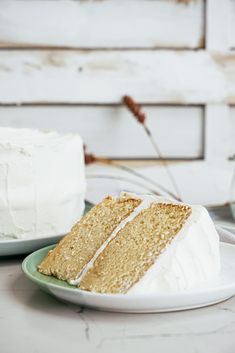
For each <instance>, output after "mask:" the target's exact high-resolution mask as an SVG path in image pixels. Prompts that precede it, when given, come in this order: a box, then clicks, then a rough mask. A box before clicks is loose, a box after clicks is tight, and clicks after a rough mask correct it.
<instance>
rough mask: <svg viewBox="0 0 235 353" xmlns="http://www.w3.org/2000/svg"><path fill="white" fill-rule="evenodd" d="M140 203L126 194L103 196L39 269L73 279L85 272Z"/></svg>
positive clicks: (43, 261) (51, 252) (61, 277)
mask: <svg viewBox="0 0 235 353" xmlns="http://www.w3.org/2000/svg"><path fill="white" fill-rule="evenodd" d="M140 203H141V200H140V199H138V198H136V197H132V196H130V195H128V194H126V193H124V194H122V195H121V197H119V198H116V199H115V198H112V197H110V196H108V197H106V198H104V199H103V200H102V201H101V202H100V203H99V204H97V205H96V206H94V207H93V208H92V209H91V210H90V211H89V212H88V213H87V214H86V215H84V216H83V217H82V218H81V219H80V220H79V221H78V222H77V223H76V224H75V225H74V226H73V228H72V229H71V232H70V233H68V234H67V235H66V236H65V237H64V238H63V239H62V240H61V241H60V242H59V243H58V244H57V246H56V247H55V248H54V249H53V250H51V251H50V252H49V253H48V255H47V256H46V257H45V258H44V259H43V260H42V262H41V263H40V264H39V265H38V271H39V272H40V273H42V274H45V275H49V276H50V275H52V276H55V277H57V278H58V279H62V280H67V281H72V280H75V279H76V278H77V277H78V276H79V274H80V273H81V272H82V271H83V269H84V267H85V266H86V265H87V263H88V262H89V261H90V260H91V259H92V258H93V256H94V255H95V253H96V252H97V250H98V249H99V248H100V247H101V245H102V244H103V242H104V241H105V240H106V239H107V238H109V236H110V234H111V233H112V232H113V230H114V229H115V228H116V227H117V226H118V225H119V224H120V222H122V221H123V219H125V218H126V217H128V216H129V214H130V213H132V212H133V210H134V209H135V208H136V207H137V206H138V205H139V204H140Z"/></svg>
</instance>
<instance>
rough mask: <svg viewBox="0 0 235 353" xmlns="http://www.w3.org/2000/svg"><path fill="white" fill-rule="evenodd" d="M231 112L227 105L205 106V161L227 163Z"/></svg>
mask: <svg viewBox="0 0 235 353" xmlns="http://www.w3.org/2000/svg"><path fill="white" fill-rule="evenodd" d="M230 114H231V111H230V108H229V106H228V105H225V104H219V105H207V106H206V108H205V159H206V161H208V162H215V163H219V162H221V161H222V162H223V163H226V162H228V158H229V155H230V145H231V135H230V131H231V130H232V125H231V116H230Z"/></svg>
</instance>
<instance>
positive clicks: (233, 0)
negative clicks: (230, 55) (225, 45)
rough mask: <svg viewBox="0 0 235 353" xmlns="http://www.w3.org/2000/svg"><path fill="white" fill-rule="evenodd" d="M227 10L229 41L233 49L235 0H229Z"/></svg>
mask: <svg viewBox="0 0 235 353" xmlns="http://www.w3.org/2000/svg"><path fill="white" fill-rule="evenodd" d="M229 10H230V11H229V14H230V18H229V43H230V47H231V48H232V49H233V50H235V0H230V9H229Z"/></svg>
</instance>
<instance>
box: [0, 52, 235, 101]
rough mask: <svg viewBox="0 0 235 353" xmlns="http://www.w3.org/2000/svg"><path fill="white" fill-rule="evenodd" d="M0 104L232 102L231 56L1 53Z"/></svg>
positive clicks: (234, 63) (234, 72) (234, 59)
mask: <svg viewBox="0 0 235 353" xmlns="http://www.w3.org/2000/svg"><path fill="white" fill-rule="evenodd" d="M0 83H1V84H0V103H10V104H11V103H19V104H20V103H31V102H37V103H39V102H50V103H53V102H54V103H119V102H120V100H121V97H122V96H123V95H124V94H126V93H128V94H130V95H133V96H134V98H135V99H136V100H138V101H139V102H142V103H171V104H175V103H177V104H205V103H221V102H224V101H227V102H229V103H232V102H235V56H233V55H229V54H228V55H216V56H213V55H210V54H209V53H208V52H205V51H196V52H191V51H189V52H188V51H177V52H176V51H169V50H167V51H164V50H161V51H151V50H147V51H138V50H133V51H125V50H124V51H123V50H118V51H102V50H101V51H89V50H88V51H86V50H83V51H81V50H78V51H66V50H58V51H57V50H52V51H48V50H44V51H38V50H33V51H30V50H11V51H8V50H2V51H1V55H0Z"/></svg>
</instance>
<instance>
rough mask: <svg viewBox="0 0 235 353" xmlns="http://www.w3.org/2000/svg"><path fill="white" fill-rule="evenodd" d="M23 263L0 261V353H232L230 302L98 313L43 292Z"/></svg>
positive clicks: (234, 321) (234, 329)
mask: <svg viewBox="0 0 235 353" xmlns="http://www.w3.org/2000/svg"><path fill="white" fill-rule="evenodd" d="M22 259H23V257H18V258H17V257H16V258H5V259H0V353H15V352H17V353H28V352H30V353H41V352H43V353H47V352H48V353H49V352H50V353H51V352H52V353H66V352H69V353H75V352H76V353H78V352H85V353H90V352H107V353H111V352H118V353H120V352H122V353H124V352H128V353H130V352H136V353H138V352H148V353H151V352H154V353H156V352H158V353H159V352H164V353H168V352H174V353H178V352H179V353H182V352H183V353H184V352H186V353H210V352H213V353H221V352H223V353H230V352H231V353H234V352H235V297H234V298H232V299H230V300H227V301H225V302H223V303H220V304H217V305H213V306H210V307H207V308H203V309H195V310H188V311H183V312H175V313H162V314H118V313H105V312H98V311H93V310H88V309H83V308H80V307H76V306H73V305H69V304H65V303H62V302H59V301H58V300H56V299H55V298H53V297H51V296H50V295H48V294H46V293H44V292H42V291H41V290H40V289H38V288H37V286H36V285H34V284H33V283H31V282H30V281H29V280H28V279H26V278H25V277H24V275H23V274H22V272H21V261H22Z"/></svg>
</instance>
